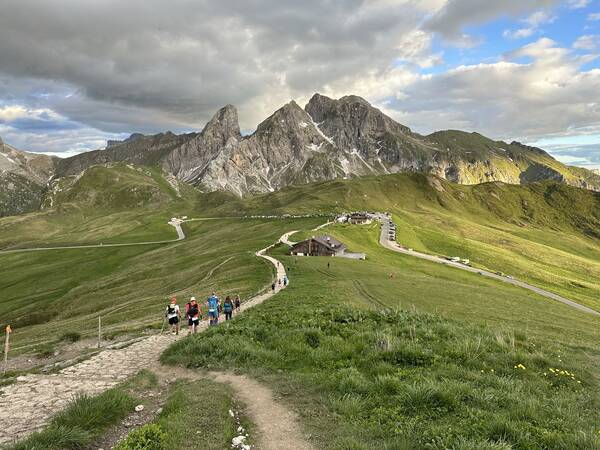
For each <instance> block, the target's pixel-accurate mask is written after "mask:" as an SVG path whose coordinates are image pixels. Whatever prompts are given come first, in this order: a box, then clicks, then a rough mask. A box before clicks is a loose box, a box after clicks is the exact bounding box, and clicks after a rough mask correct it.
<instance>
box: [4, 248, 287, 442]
mask: <svg viewBox="0 0 600 450" xmlns="http://www.w3.org/2000/svg"><path fill="white" fill-rule="evenodd" d="M271 247H273V245H270V246H269V247H267V248H265V249H262V250H260V251H258V252H256V256H258V257H260V258H264V259H266V260H267V261H269V262H271V263H272V264H273V265H274V266H275V268H276V269H277V278H283V276H285V268H284V266H283V264H281V263H279V261H277V260H276V259H275V258H272V257H270V256H267V255H265V252H266V251H267V250H268V249H270V248H271ZM283 288H284V286H279V285H278V284H277V283H276V287H275V291H272V290H271V289H269V291H268V292H266V293H264V294H260V295H257V296H255V297H253V298H251V299H249V300H247V301H245V302H244V303H242V305H241V308H240V309H241V311H244V310H246V309H248V308H251V307H253V306H256V305H258V304H260V303H262V302H263V301H265V300H267V299H268V298H270V297H272V296H273V295H275V294H277V293H278V292H279V291H280V290H281V289H283ZM207 326H208V323H207V321H203V322H202V323H201V325H200V328H201V330H200V331H202V330H203V329H205V328H206V327H207ZM184 334H185V332H183V333H182V335H180V337H182V336H183V335H184ZM176 339H177V338H176V337H175V336H172V335H170V334H164V335H162V336H161V335H154V336H152V337H149V338H146V339H143V340H141V341H139V342H136V343H134V344H132V345H130V346H129V347H126V348H124V349H120V350H104V351H102V352H101V353H99V354H98V355H96V356H94V357H92V358H90V359H88V360H86V361H83V362H81V363H78V364H76V365H73V366H71V367H68V368H65V369H63V370H62V371H60V372H59V373H56V374H50V375H37V374H31V375H26V376H22V377H18V378H17V381H16V382H15V383H14V384H11V385H8V386H5V387H0V392H1V394H0V446H3V445H5V444H7V443H9V442H11V441H14V440H16V439H21V438H23V437H25V436H27V435H28V434H30V433H32V432H34V431H36V430H39V429H40V428H42V427H43V426H44V425H45V424H47V423H48V421H49V419H50V418H51V417H52V415H53V414H54V413H56V412H57V411H59V410H61V409H63V408H64V407H65V406H66V405H67V404H68V402H69V401H70V400H72V399H73V397H74V396H75V395H77V394H79V393H82V394H89V395H96V394H99V393H101V392H103V391H105V390H107V389H109V388H111V387H114V386H116V385H117V384H119V383H121V382H123V381H124V380H125V379H127V378H128V377H130V376H132V375H134V374H136V373H137V372H139V371H140V370H142V369H144V368H148V367H151V366H152V365H155V364H156V363H157V361H158V358H159V356H160V354H161V353H162V352H163V351H164V350H165V349H166V348H167V347H168V346H169V345H170V344H172V343H173V342H174V341H175V340H176Z"/></svg>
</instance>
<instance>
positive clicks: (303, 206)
mask: <svg viewBox="0 0 600 450" xmlns="http://www.w3.org/2000/svg"><path fill="white" fill-rule="evenodd" d="M233 204H234V205H235V210H236V211H239V210H243V209H244V208H245V209H246V210H247V211H254V212H256V211H260V212H271V213H272V212H279V213H284V212H288V213H308V212H319V211H320V212H323V213H325V212H342V211H348V210H372V211H384V210H386V211H390V212H392V213H393V216H394V220H395V221H396V222H397V224H398V232H397V240H398V242H400V243H402V244H403V245H405V246H408V247H412V248H414V249H416V250H420V251H424V252H428V253H433V254H442V255H448V256H460V257H463V258H469V259H470V260H471V261H472V262H473V263H474V265H476V266H480V267H486V268H489V269H491V270H494V271H502V272H504V273H506V274H509V275H512V276H515V277H518V278H521V279H524V280H527V281H530V282H532V283H534V284H537V285H539V286H541V287H544V288H546V289H548V290H551V291H553V292H556V293H558V294H561V295H564V296H566V297H568V298H572V299H573V300H575V301H578V302H581V303H583V304H586V305H588V306H591V307H593V308H596V309H599V310H600V193H598V192H591V191H586V190H583V189H577V188H573V187H569V186H565V185H561V184H557V183H550V182H546V183H533V184H529V185H526V186H513V185H506V184H501V183H487V184H482V185H476V186H463V185H456V184H452V183H448V182H445V181H443V180H440V179H437V178H434V177H431V176H429V177H428V176H424V175H419V174H412V175H408V174H400V175H389V176H380V177H372V178H364V179H357V180H348V181H334V182H328V183H320V184H314V185H309V186H302V187H296V188H288V189H284V190H282V191H279V192H275V193H272V194H268V195H264V196H259V197H256V198H250V199H247V200H245V201H243V202H241V201H235V202H234V203H233ZM213 207H214V209H215V210H216V211H220V212H228V211H229V208H232V204H230V203H224V204H222V205H221V206H219V207H217V206H214V205H213Z"/></svg>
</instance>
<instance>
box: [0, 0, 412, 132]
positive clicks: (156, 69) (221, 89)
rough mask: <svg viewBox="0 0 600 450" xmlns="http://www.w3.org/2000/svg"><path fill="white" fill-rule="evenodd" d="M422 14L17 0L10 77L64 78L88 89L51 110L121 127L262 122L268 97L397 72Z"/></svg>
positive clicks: (7, 20)
mask: <svg viewBox="0 0 600 450" xmlns="http://www.w3.org/2000/svg"><path fill="white" fill-rule="evenodd" d="M421 14H422V11H420V9H419V7H417V6H414V4H413V3H412V2H408V1H387V0H379V1H373V0H369V1H367V0H365V1H360V0H338V1H323V0H319V1H317V0H307V1H302V2H298V1H296V0H250V1H244V2H238V1H231V0H225V1H219V2H213V1H203V0H202V1H183V0H176V1H169V2H165V1H162V0H160V1H159V0H146V1H140V0H131V1H126V2H124V1H112V0H105V1H96V2H85V1H79V0H78V1H73V0H61V1H58V0H53V1H52V0H51V1H34V0H20V1H19V2H5V4H4V5H2V15H0V61H1V62H2V64H1V66H0V73H2V74H4V76H5V77H6V76H8V77H9V78H12V79H13V80H14V79H16V80H20V79H28V80H32V79H38V80H52V81H53V82H55V83H62V84H63V85H64V86H65V89H69V88H70V89H72V90H73V91H74V92H76V95H71V96H69V97H63V98H59V97H58V96H53V97H52V98H51V99H50V107H52V108H53V109H55V110H56V111H57V112H59V113H61V114H66V115H68V116H69V117H71V118H73V119H74V120H77V121H83V122H85V123H87V124H90V125H93V126H96V127H99V128H102V129H105V130H109V131H122V130H123V129H124V127H129V129H132V128H136V127H135V126H134V125H137V124H138V123H140V122H142V121H145V123H146V124H147V126H149V127H160V128H164V127H165V125H171V126H173V125H175V126H177V125H178V126H179V127H185V126H194V125H196V126H200V125H201V124H202V123H203V122H204V121H206V120H207V119H208V118H209V117H210V115H212V113H214V111H215V110H216V109H217V108H219V107H221V106H222V105H224V104H226V103H234V104H237V105H240V106H241V107H242V112H243V116H242V119H243V120H244V121H245V122H246V123H245V125H246V126H249V125H250V126H254V125H255V124H256V121H257V120H258V118H262V116H263V115H264V113H265V111H266V110H268V109H269V108H272V107H273V104H274V102H275V99H273V100H272V101H269V100H268V99H267V100H264V97H265V95H266V96H267V97H269V98H272V97H277V101H279V100H283V99H287V98H289V97H291V96H294V95H299V94H300V95H306V93H307V92H308V91H316V90H318V89H321V88H323V86H325V85H327V84H328V83H331V82H335V80H336V79H339V78H340V77H343V76H347V75H348V74H352V75H353V76H356V77H360V76H361V74H364V73H365V71H367V70H373V68H377V70H382V69H385V68H386V67H388V66H389V65H390V64H391V63H392V61H393V60H394V59H395V58H398V57H401V56H402V50H401V49H398V48H397V45H396V44H397V42H398V41H399V39H400V38H401V36H402V35H403V34H404V33H406V32H407V31H409V30H411V29H414V28H415V27H416V25H417V24H418V18H419V17H420V15H421ZM13 84H14V82H13ZM274 91H278V92H280V95H273V92H274ZM257 98H260V99H262V100H260V101H263V103H265V102H266V103H267V104H262V105H257V106H258V107H257V108H252V107H250V105H251V104H252V102H253V101H254V100H256V99H257ZM272 103H273V104H272ZM123 108H124V109H123ZM128 108H130V109H131V111H130V113H131V114H130V115H129V116H130V117H129V119H127V120H123V119H126V117H124V116H126V115H127V114H126V113H125V111H126V110H127V109H128ZM113 109H114V110H113ZM119 110H120V111H119ZM144 111H146V112H147V114H146V115H145V116H146V117H144V114H143V112H144Z"/></svg>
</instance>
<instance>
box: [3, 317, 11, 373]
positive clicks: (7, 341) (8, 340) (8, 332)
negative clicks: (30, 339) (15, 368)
mask: <svg viewBox="0 0 600 450" xmlns="http://www.w3.org/2000/svg"><path fill="white" fill-rule="evenodd" d="M10 333H12V328H11V327H10V325H7V326H6V341H5V342H4V373H6V370H7V369H8V350H9V348H10Z"/></svg>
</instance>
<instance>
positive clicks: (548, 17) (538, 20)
mask: <svg viewBox="0 0 600 450" xmlns="http://www.w3.org/2000/svg"><path fill="white" fill-rule="evenodd" d="M555 20H556V15H554V14H553V13H551V12H550V11H545V10H540V11H536V12H534V13H532V14H530V15H529V16H527V17H526V18H525V19H523V20H522V22H523V23H525V24H527V25H528V26H527V27H525V28H520V29H517V30H504V32H503V33H502V35H503V36H504V37H506V38H509V39H523V38H526V37H529V36H531V35H533V34H534V33H535V32H537V31H538V29H539V28H540V26H541V25H544V24H546V23H552V22H554V21H555Z"/></svg>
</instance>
